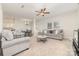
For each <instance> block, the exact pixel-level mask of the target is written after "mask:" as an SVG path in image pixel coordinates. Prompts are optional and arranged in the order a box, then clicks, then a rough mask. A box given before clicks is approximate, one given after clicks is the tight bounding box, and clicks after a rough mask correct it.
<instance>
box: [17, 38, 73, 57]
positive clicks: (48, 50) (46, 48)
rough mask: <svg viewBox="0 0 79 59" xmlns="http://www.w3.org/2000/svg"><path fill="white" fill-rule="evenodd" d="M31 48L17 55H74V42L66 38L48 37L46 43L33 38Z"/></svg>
mask: <svg viewBox="0 0 79 59" xmlns="http://www.w3.org/2000/svg"><path fill="white" fill-rule="evenodd" d="M30 43H31V44H30V49H29V50H26V51H24V52H22V53H20V54H18V55H17V56H73V55H74V52H73V49H72V42H71V41H70V40H67V39H64V40H63V41H59V40H55V39H48V40H47V42H46V43H43V42H37V41H36V39H33V38H32V39H31V42H30Z"/></svg>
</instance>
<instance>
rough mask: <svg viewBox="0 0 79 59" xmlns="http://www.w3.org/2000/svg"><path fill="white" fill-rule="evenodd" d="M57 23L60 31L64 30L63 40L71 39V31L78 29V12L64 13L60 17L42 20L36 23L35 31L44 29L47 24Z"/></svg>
mask: <svg viewBox="0 0 79 59" xmlns="http://www.w3.org/2000/svg"><path fill="white" fill-rule="evenodd" d="M54 21H57V22H59V25H60V27H61V29H63V30H64V33H65V34H64V35H65V38H68V39H72V38H73V30H74V29H77V28H79V10H75V11H73V12H68V13H64V14H62V15H58V16H54V17H51V18H49V19H44V20H41V19H40V21H39V20H38V22H37V29H38V30H41V29H46V28H47V23H48V22H52V23H53V22H54Z"/></svg>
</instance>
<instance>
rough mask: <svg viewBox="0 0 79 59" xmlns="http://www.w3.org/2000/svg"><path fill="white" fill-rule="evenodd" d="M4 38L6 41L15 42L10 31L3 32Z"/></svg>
mask: <svg viewBox="0 0 79 59" xmlns="http://www.w3.org/2000/svg"><path fill="white" fill-rule="evenodd" d="M2 36H3V37H4V38H5V39H6V40H13V34H12V32H11V31H10V30H3V31H2Z"/></svg>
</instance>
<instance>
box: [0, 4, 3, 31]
mask: <svg viewBox="0 0 79 59" xmlns="http://www.w3.org/2000/svg"><path fill="white" fill-rule="evenodd" d="M2 20H3V12H2V6H1V4H0V32H1V31H2V22H3V21H2Z"/></svg>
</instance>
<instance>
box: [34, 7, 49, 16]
mask: <svg viewBox="0 0 79 59" xmlns="http://www.w3.org/2000/svg"><path fill="white" fill-rule="evenodd" d="M35 12H37V13H38V14H37V16H39V15H41V16H45V14H50V12H47V11H46V8H43V9H41V10H40V11H35Z"/></svg>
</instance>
